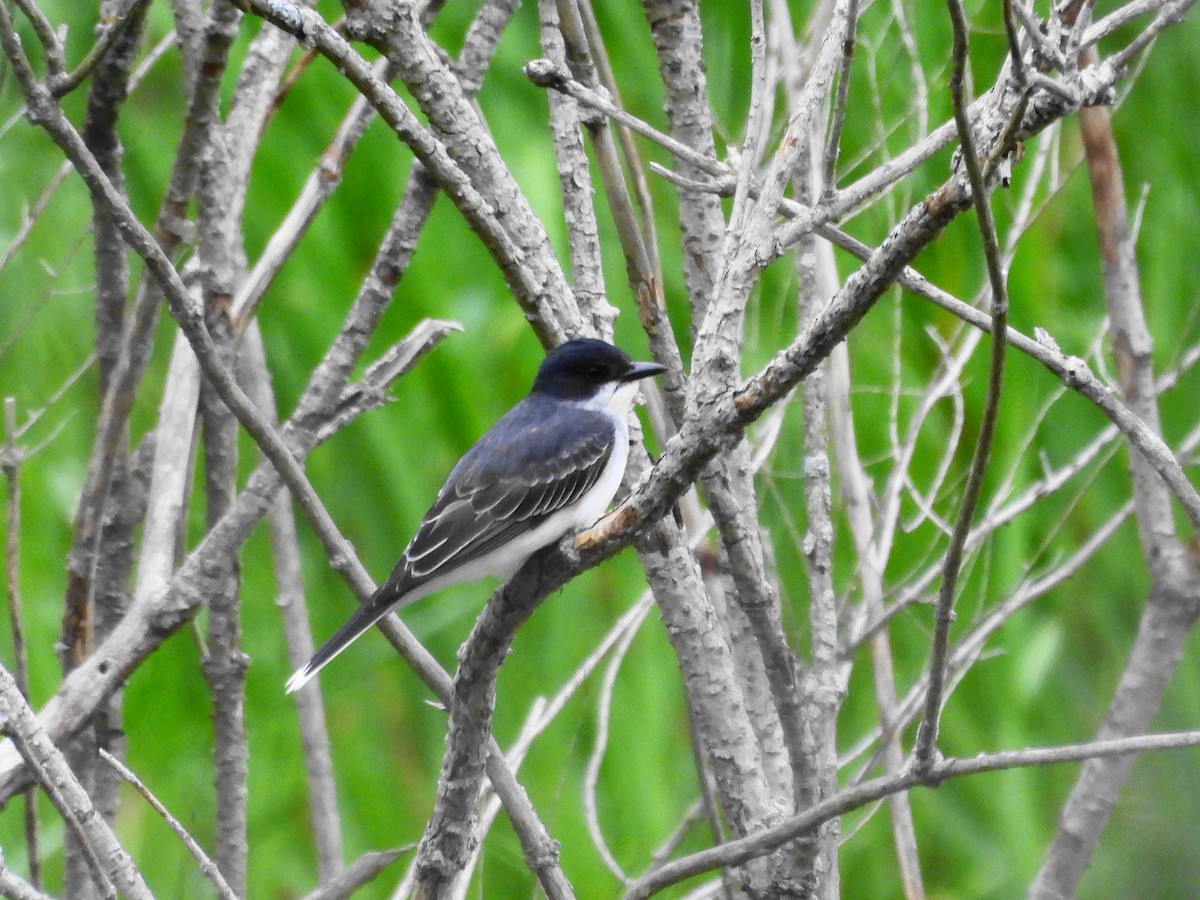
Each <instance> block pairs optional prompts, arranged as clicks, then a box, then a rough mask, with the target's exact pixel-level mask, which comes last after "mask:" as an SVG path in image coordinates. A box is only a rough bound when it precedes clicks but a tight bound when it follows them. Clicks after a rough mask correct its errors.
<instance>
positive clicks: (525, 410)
mask: <svg viewBox="0 0 1200 900" xmlns="http://www.w3.org/2000/svg"><path fill="white" fill-rule="evenodd" d="M664 371H666V367H665V366H662V365H659V364H658V363H654V362H636V361H634V360H633V359H631V358H630V357H629V356H628V355H627V354H626V353H625V352H624V351H622V350H621V349H619V348H618V347H615V346H613V345H612V344H610V343H607V342H605V341H600V340H594V339H589V338H581V339H576V340H571V341H567V342H566V343H563V344H561V345H559V346H558V347H556V348H555V349H553V350H551V351H550V352H549V353H548V354H547V356H546V358H545V360H544V361H543V362H542V364H541V366H540V367H539V368H538V372H537V376H536V377H535V379H534V382H533V387H532V388H531V389H530V391H529V394H528V395H527V396H526V397H525V398H524V399H523V400H521V401H520V402H519V403H517V405H516V406H514V407H513V408H512V409H510V410H509V411H508V412H507V413H505V414H504V416H502V417H501V418H500V419H499V420H498V421H497V422H496V424H495V425H493V426H492V428H491V429H490V430H489V431H488V432H486V433H485V434H484V435H483V437H481V438H480V439H479V440H478V441H477V442H476V443H475V445H474V446H472V447H471V449H469V450H468V451H467V452H466V453H465V454H463V457H462V459H460V460H459V461H458V464H457V465H455V466H454V468H453V469H452V470H451V472H450V475H449V476H448V477H447V478H446V483H445V484H444V485H443V486H442V489H441V490H440V491H439V492H438V494H437V498H436V499H435V500H434V502H433V505H432V506H431V507H430V508H429V511H428V512H427V513H426V514H425V517H424V518H423V519H422V520H421V524H420V526H419V527H418V528H417V531H416V534H415V535H414V536H413V538H412V540H411V541H410V542H409V544H408V547H407V548H406V549H405V551H404V554H403V555H402V556H401V557H400V560H399V562H397V563H396V567H395V569H393V570H392V574H391V575H390V576H389V577H388V579H387V581H385V582H384V583H383V584H382V585H381V586H380V587H379V589H378V590H376V591H375V593H374V594H372V595H371V597H370V598H369V599H368V600H367V602H366V603H364V604H363V605H362V606H360V607H359V608H358V610H357V611H356V612H355V613H354V615H352V616H351V617H350V619H349V621H347V622H346V624H345V625H343V626H342V627H341V628H339V629H338V630H337V631H336V632H335V633H334V634H333V636H332V637H330V638H329V640H327V641H326V642H325V643H324V644H323V645H322V646H321V648H320V649H319V650H317V652H316V653H314V654H313V656H312V658H311V659H310V660H309V661H308V662H307V663H306V664H305V665H304V666H302V667H301V668H299V669H297V670H296V672H295V673H293V675H292V676H291V678H289V679H288V681H287V684H286V691H287V693H289V694H290V693H293V692H294V691H297V690H299V689H300V688H302V687H303V686H304V685H305V684H307V683H308V681H309V680H311V679H312V678H313V676H315V675H316V674H317V673H318V672H319V671H320V670H321V669H322V668H324V667H325V666H326V665H327V664H328V663H329V662H330V661H332V660H333V658H334V657H335V656H337V655H338V654H339V653H341V652H342V651H343V650H345V649H346V648H347V647H348V646H349V645H350V644H351V643H352V642H353V641H354V640H356V639H357V638H358V637H359V636H360V635H362V634H363V633H364V632H365V631H367V630H368V629H369V628H371V626H373V625H374V624H375V623H376V622H378V621H379V620H380V619H382V618H383V617H384V616H385V615H387V614H388V613H389V612H390V611H391V610H393V609H396V608H399V607H402V606H407V605H408V604H410V603H413V602H414V601H416V600H419V599H421V598H422V597H426V596H428V595H430V594H432V593H434V592H435V591H439V590H441V589H442V588H445V587H449V586H451V585H455V584H464V583H467V582H472V581H477V580H479V579H481V578H484V577H487V576H495V575H499V576H502V577H505V578H507V577H508V576H510V575H512V574H513V573H514V572H516V571H517V569H519V568H520V567H521V564H522V563H524V562H525V560H527V559H528V558H529V557H530V556H531V555H533V553H534V552H536V551H537V550H540V549H541V548H542V547H545V546H547V545H549V544H552V543H554V542H555V541H557V540H559V538H562V537H564V536H565V535H567V534H568V533H570V532H572V531H575V530H578V529H581V528H585V527H587V526H589V525H592V524H593V523H594V522H596V521H597V520H598V519H599V518H600V516H601V515H603V514H604V512H605V510H607V509H608V506H609V504H610V503H611V502H612V500H613V497H615V496H616V493H617V488H618V487H620V485H621V479H622V477H623V476H624V473H625V464H626V463H627V462H628V459H629V412H630V410H631V409H632V407H633V402H634V399H635V397H636V395H637V391H638V387H639V384H638V383H639V382H640V381H641V380H642V379H644V378H650V377H653V376H655V375H658V374H661V373H662V372H664Z"/></svg>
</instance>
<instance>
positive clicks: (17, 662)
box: [0, 397, 42, 888]
mask: <svg viewBox="0 0 1200 900" xmlns="http://www.w3.org/2000/svg"><path fill="white" fill-rule="evenodd" d="M23 459H24V450H23V449H22V448H21V447H19V446H18V445H17V399H16V398H15V397H5V398H4V448H3V450H2V451H0V469H3V471H4V487H5V505H4V528H5V531H4V592H5V599H6V600H7V601H8V626H9V630H10V632H11V633H12V643H13V668H14V670H15V678H16V684H17V690H18V691H20V692H21V696H22V697H24V698H25V700H26V701H28V700H29V656H28V651H27V650H26V648H25V621H24V615H23V613H22V611H21V463H22V461H23ZM23 802H24V807H25V808H24V816H25V853H26V856H27V857H28V859H29V881H30V883H31V884H32V885H33V887H35V888H40V887H41V884H42V871H41V870H42V854H41V850H40V847H39V843H40V842H39V839H38V819H37V793H36V791H35V790H34V788H29V789H28V790H27V791H25V792H24V796H23Z"/></svg>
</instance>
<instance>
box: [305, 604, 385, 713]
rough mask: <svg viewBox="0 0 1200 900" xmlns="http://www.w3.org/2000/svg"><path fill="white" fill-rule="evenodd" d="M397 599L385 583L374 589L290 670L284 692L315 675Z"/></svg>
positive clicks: (378, 618) (382, 614)
mask: <svg viewBox="0 0 1200 900" xmlns="http://www.w3.org/2000/svg"><path fill="white" fill-rule="evenodd" d="M400 599H401V598H400V597H399V596H397V594H396V593H395V591H393V590H389V589H388V586H387V585H385V586H384V587H383V588H381V589H380V590H379V591H377V592H376V594H375V596H373V597H372V598H371V599H370V600H368V601H367V602H366V603H364V604H363V605H362V606H360V607H359V608H358V610H357V611H356V612H355V613H354V615H352V616H351V617H350V620H349V621H348V622H347V623H346V624H345V625H343V626H342V627H341V628H339V629H338V630H337V631H336V632H334V635H333V637H331V638H330V639H329V640H327V641H326V642H325V643H324V644H322V645H321V648H320V649H319V650H318V651H317V652H316V653H314V654H313V656H312V659H310V660H309V661H308V662H306V663H305V664H304V665H303V666H301V667H300V668H299V669H297V670H296V671H295V672H293V673H292V677H291V678H289V679H288V680H287V684H286V685H285V687H284V689H285V690H286V691H287V693H289V694H291V693H293V692H295V691H298V690H300V688H302V687H304V685H306V684H308V682H309V681H310V680H311V679H312V677H313V676H314V675H316V674H317V673H318V672H320V671H321V670H322V669H323V668H325V666H327V665H328V664H329V663H330V661H331V660H332V659H333V658H334V657H335V656H337V655H338V654H339V653H341V652H342V651H343V650H345V649H346V648H347V647H349V646H350V645H351V644H352V643H354V641H355V639H356V638H357V637H358V636H359V635H360V634H362V633H363V632H364V631H366V630H367V629H369V628H370V627H371V626H372V625H374V624H375V623H376V622H378V621H379V620H380V619H382V618H383V617H384V616H386V615H387V614H388V610H390V609H391V608H392V607H393V606H395V605H396V604H397V602H398V601H399V600H400Z"/></svg>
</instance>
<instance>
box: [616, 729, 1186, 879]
mask: <svg viewBox="0 0 1200 900" xmlns="http://www.w3.org/2000/svg"><path fill="white" fill-rule="evenodd" d="M1196 746H1200V731H1184V732H1176V733H1171V734H1148V735H1140V736H1137V737H1129V738H1120V739H1118V740H1112V741H1095V742H1092V743H1086V744H1070V745H1066V746H1062V747H1044V748H1035V749H1027V750H1007V751H1002V752H999V753H981V754H979V755H978V756H974V757H971V758H970V759H955V758H948V759H942V760H940V761H935V763H934V768H933V770H932V771H931V772H930V774H929V777H930V778H932V779H933V783H935V784H941V783H942V782H944V781H946V780H948V779H951V778H962V777H964V776H968V775H979V774H982V773H985V772H1000V771H1004V770H1006V769H1015V768H1023V767H1028V766H1052V765H1059V764H1062V763H1074V762H1081V761H1083V760H1087V759H1096V758H1100V757H1108V756H1127V755H1129V754H1136V753H1143V752H1146V751H1151V750H1171V749H1182V748H1186V747H1196ZM925 781H926V778H925V777H924V776H921V775H918V774H917V773H916V772H915V771H914V770H909V771H906V772H902V773H900V774H898V775H889V776H885V777H883V778H876V779H873V780H871V781H866V782H863V783H862V784H861V785H857V786H855V787H852V788H846V789H844V790H842V791H839V792H838V793H837V794H836V795H834V796H833V797H830V798H829V799H828V800H825V801H822V802H821V803H819V804H817V805H816V806H814V807H813V808H812V809H810V810H808V811H807V812H805V813H802V814H800V815H798V816H793V817H792V818H790V819H787V820H786V821H784V822H782V823H780V824H779V825H778V826H776V827H774V828H771V829H769V830H767V831H764V832H762V833H760V834H756V835H752V836H750V837H746V838H741V839H740V840H736V841H730V842H729V843H727V844H723V845H722V846H720V847H714V848H712V849H711V850H704V851H701V852H699V853H695V854H693V855H691V856H686V857H684V858H682V859H677V860H675V861H673V862H671V863H668V864H667V865H665V866H663V867H662V868H661V869H659V870H657V871H655V872H653V873H651V874H650V875H649V876H648V877H646V878H644V879H642V880H640V881H638V882H637V883H636V884H635V885H634V886H633V887H632V888H630V890H629V891H627V892H626V893H625V895H624V896H625V898H626V900H642V898H646V897H649V896H651V895H652V894H654V893H655V892H657V891H660V890H662V889H663V888H665V887H668V886H670V885H672V884H677V883H678V882H680V881H682V880H683V879H685V878H690V877H692V876H695V875H699V874H701V873H703V872H708V871H712V870H713V869H717V868H722V867H726V866H737V865H741V864H742V863H744V862H746V861H747V860H750V859H754V858H756V857H758V856H761V855H762V854H763V853H766V852H768V851H769V850H770V849H772V848H774V847H779V846H781V845H783V844H785V843H787V842H788V841H790V840H793V839H794V838H795V837H796V836H797V835H800V834H803V833H804V832H806V831H809V830H811V829H813V828H815V827H817V826H818V825H820V824H821V823H822V822H827V821H829V820H830V819H832V818H834V817H835V816H840V815H843V814H844V813H846V812H849V811H850V810H852V809H858V808H860V807H862V806H866V805H868V804H870V803H874V802H875V801H877V800H879V799H881V798H883V797H887V796H890V795H891V794H894V793H896V792H897V791H906V790H910V789H911V788H915V787H919V786H921V785H922V784H923V783H925Z"/></svg>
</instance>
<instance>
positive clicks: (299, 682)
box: [283, 665, 317, 694]
mask: <svg viewBox="0 0 1200 900" xmlns="http://www.w3.org/2000/svg"><path fill="white" fill-rule="evenodd" d="M316 674H317V673H316V672H315V671H314V670H312V669H310V668H309V667H308V666H307V665H305V666H302V667H301V668H299V669H297V670H296V671H295V672H293V673H292V677H291V678H289V679H288V680H287V684H285V685H284V686H283V692H284V693H285V694H294V693H296V691H298V690H300V688H302V687H304V686H305V685H306V684H308V683H309V682H310V681H312V679H313V676H314V675H316Z"/></svg>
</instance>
